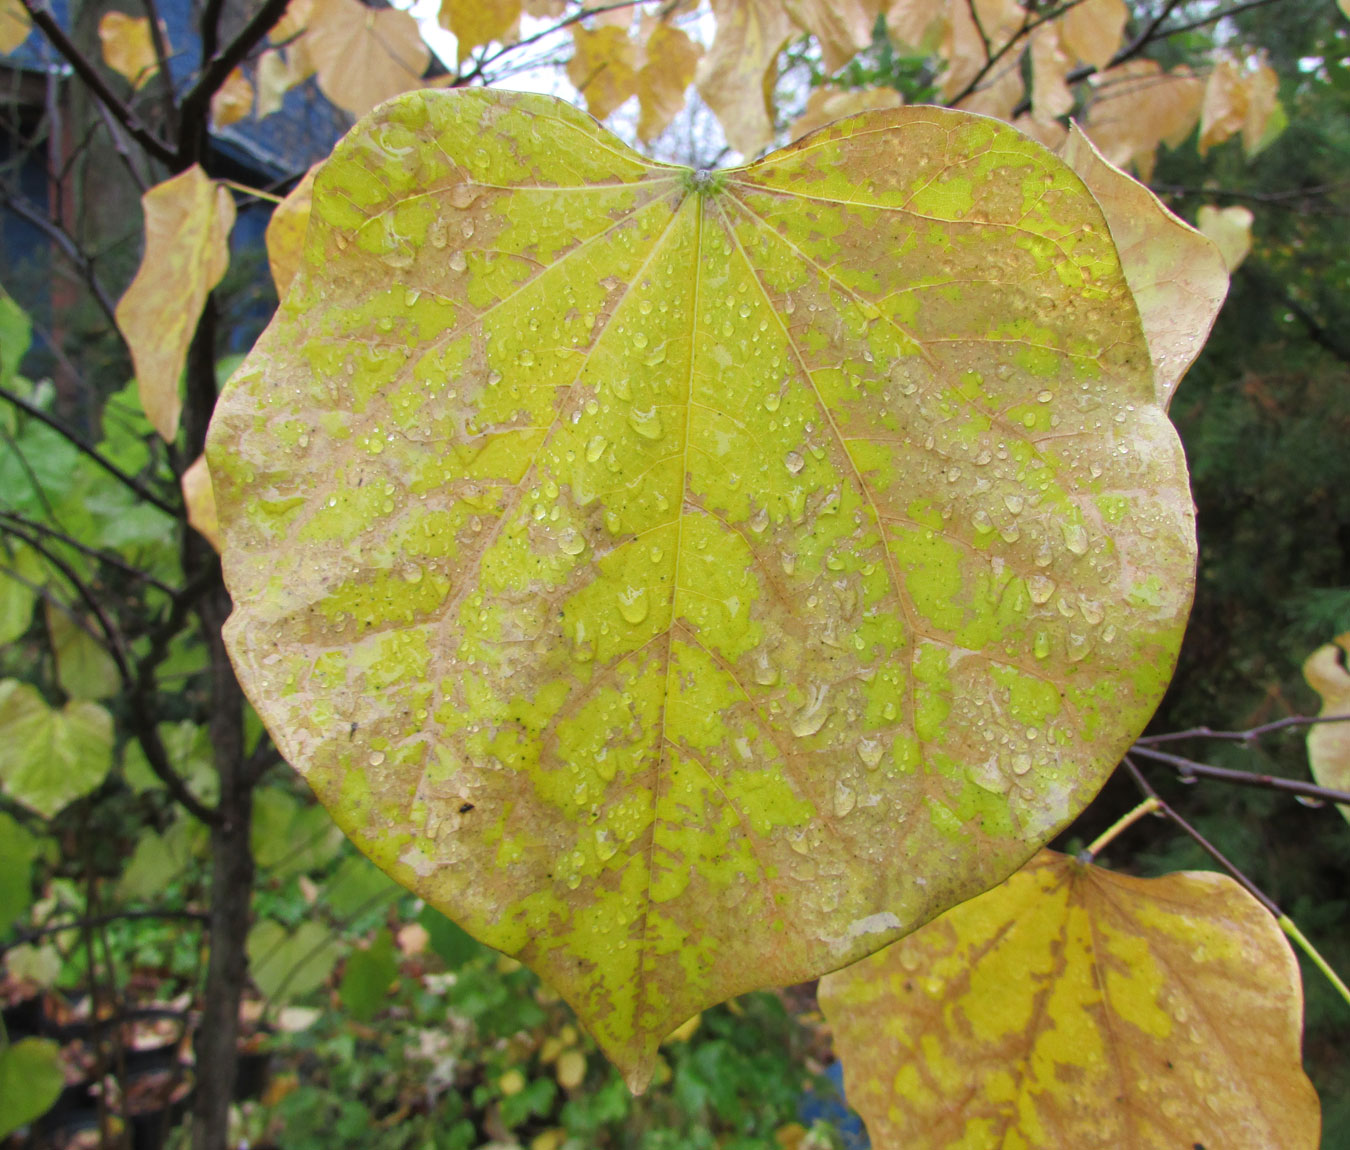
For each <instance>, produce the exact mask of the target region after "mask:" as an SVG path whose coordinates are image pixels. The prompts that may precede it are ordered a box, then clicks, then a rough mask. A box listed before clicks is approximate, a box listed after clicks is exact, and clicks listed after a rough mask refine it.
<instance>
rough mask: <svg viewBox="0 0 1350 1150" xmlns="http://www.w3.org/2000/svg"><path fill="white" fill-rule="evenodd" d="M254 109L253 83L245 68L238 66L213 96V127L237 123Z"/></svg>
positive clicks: (217, 127) (223, 126) (224, 126)
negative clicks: (246, 74)
mask: <svg viewBox="0 0 1350 1150" xmlns="http://www.w3.org/2000/svg"><path fill="white" fill-rule="evenodd" d="M252 111H253V85H252V84H250V83H249V80H248V77H247V76H245V75H244V73H243V70H242V69H240V68H236V69H235V70H234V71H233V72H231V73H230V74H229V75H228V76H227V77H226V78H225V83H223V84H222V85H221V86H220V90H219V91H218V92H216V94H215V95H214V96H213V97H212V98H211V127H212V129H219V128H226V127H229V125H231V124H237V123H238V122H239V121H240V120H242V119H244V118H245V117H246V116H248V115H249V113H250V112H252Z"/></svg>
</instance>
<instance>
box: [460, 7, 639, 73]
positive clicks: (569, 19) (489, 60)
mask: <svg viewBox="0 0 1350 1150" xmlns="http://www.w3.org/2000/svg"><path fill="white" fill-rule="evenodd" d="M640 3H642V0H618V2H617V3H615V4H596V5H593V6H591V7H582V8H579V9H577V11H576V12H574V13H572V15H570V16H564V17H563V18H562V19H561V20H559V21H558V22H557V23H556V24H554V25H553V26H552V27H550V28H545V29H544V30H543V31H542V32H536V33H535V34H534V35H533V36H526V37H525V39H523V40H517V41H516V42H515V43H513V44H505V45H503V46H502V47H500V48H498V49H497V51H495V52H492V53H487V52H485V53H483V56H482V57H481V58H480V59H478V60H475V61H474V65H473V67H472V68H470V69H469V71H467V72H466V73H464V75H462V76H457V77H456V78H455V80H454V82H453V83H451V84H450V87H452V88H463V87H466V86H467V85H469V84H472V83H473V82H474V81H475V80H477V79H478V78H479V77H481V76H482V75H483V72H484V70H485V69H487V68H488V67H490V66H491V65H493V64H495V63H496V62H497V61H498V60H500V59H501V58H502V57H503V56H506V55H509V54H512V53H515V52H518V51H520V49H522V48H528V47H529V46H530V45H531V44H537V43H538V42H539V41H540V40H545V39H547V38H548V37H549V36H552V35H553V34H554V33H555V32H561V31H562V30H563V29H564V28H567V27H570V26H571V25H573V24H576V23H579V22H580V21H582V20H585V19H587V18H588V17H590V16H603V15H604V14H605V13H606V12H614V11H617V10H618V9H620V8H633V7H635V6H636V5H638V4H640Z"/></svg>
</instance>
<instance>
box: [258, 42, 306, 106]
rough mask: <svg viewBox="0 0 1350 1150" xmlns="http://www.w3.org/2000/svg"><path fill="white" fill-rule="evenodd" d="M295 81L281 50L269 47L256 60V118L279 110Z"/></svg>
mask: <svg viewBox="0 0 1350 1150" xmlns="http://www.w3.org/2000/svg"><path fill="white" fill-rule="evenodd" d="M296 83H297V80H296V77H295V75H294V73H293V72H292V71H291V67H290V64H289V63H288V62H287V59H286V56H285V54H284V53H283V52H281V51H280V50H278V49H276V48H269V49H267V51H265V52H264V53H263V54H262V57H261V58H260V59H259V60H258V119H260V120H261V119H264V118H265V117H267V116H270V115H272V113H274V112H279V111H281V106H282V103H283V102H284V101H285V99H286V93H287V92H289V91H290V90H291V89H292V88H293V87H295V85H296Z"/></svg>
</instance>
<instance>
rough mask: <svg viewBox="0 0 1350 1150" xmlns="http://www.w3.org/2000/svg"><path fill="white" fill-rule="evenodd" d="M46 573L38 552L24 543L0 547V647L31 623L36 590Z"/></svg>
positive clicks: (22, 631)
mask: <svg viewBox="0 0 1350 1150" xmlns="http://www.w3.org/2000/svg"><path fill="white" fill-rule="evenodd" d="M46 577H47V573H46V571H45V569H44V568H43V565H42V560H41V558H39V556H38V553H37V552H36V551H34V550H33V549H32V548H31V547H29V546H28V545H27V544H25V543H16V542H14V541H13V540H6V541H5V542H4V544H2V545H0V644H4V643H12V642H14V640H15V639H17V638H19V637H20V636H21V635H23V633H24V632H25V631H27V630H28V627H29V625H30V624H31V623H32V622H33V604H34V603H36V602H37V590H36V589H37V588H38V587H41V586H42V585H43V583H44V582H46Z"/></svg>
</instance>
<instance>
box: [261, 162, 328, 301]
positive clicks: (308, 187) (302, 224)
mask: <svg viewBox="0 0 1350 1150" xmlns="http://www.w3.org/2000/svg"><path fill="white" fill-rule="evenodd" d="M318 170H319V165H318V164H315V165H314V167H312V168H310V169H309V171H307V172H306V173H305V174H304V175H303V176H302V177H301V178H300V182H299V183H298V184H296V185H295V187H294V188H292V189H291V191H290V194H289V195H287V197H286V198H285V199H284V200H282V201H281V203H279V204H278V205H277V206H276V208H275V209H274V210H273V212H272V218H271V219H270V220H268V221H267V234H266V242H267V263H268V266H269V267H270V268H271V269H272V282H273V283H274V284H276V286H277V296H278V297H280V296H284V295H285V294H286V290H287V289H288V288H289V287H290V286H291V280H293V279H294V278H295V272H296V269H297V268H298V267H299V266H300V253H301V252H302V251H303V250H304V246H305V230H306V229H307V228H308V227H309V209H310V204H311V202H312V201H313V198H314V173H315V172H317V171H318Z"/></svg>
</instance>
